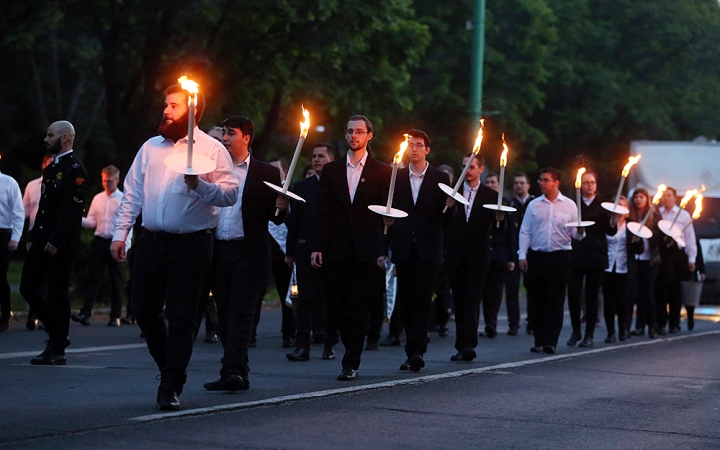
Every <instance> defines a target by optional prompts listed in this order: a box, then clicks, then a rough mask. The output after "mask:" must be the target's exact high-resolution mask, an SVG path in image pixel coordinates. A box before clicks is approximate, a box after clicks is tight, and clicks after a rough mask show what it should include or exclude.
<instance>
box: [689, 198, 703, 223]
mask: <svg viewBox="0 0 720 450" xmlns="http://www.w3.org/2000/svg"><path fill="white" fill-rule="evenodd" d="M703 198H704V196H703V195H702V194H698V195H697V197H695V211H693V215H692V218H693V220H697V219H699V218H700V214H701V213H702V202H703Z"/></svg>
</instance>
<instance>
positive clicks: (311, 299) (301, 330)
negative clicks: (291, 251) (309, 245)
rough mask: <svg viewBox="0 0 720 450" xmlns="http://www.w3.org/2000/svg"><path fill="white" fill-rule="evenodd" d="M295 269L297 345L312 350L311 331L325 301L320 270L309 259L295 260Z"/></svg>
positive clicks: (322, 331)
mask: <svg viewBox="0 0 720 450" xmlns="http://www.w3.org/2000/svg"><path fill="white" fill-rule="evenodd" d="M295 271H296V274H297V283H298V298H296V299H295V300H294V303H295V324H296V325H297V335H296V337H295V346H296V347H297V348H304V349H305V350H310V332H311V331H312V330H313V325H314V324H315V312H316V311H317V305H318V304H320V305H323V304H324V303H325V302H324V301H323V292H322V289H321V286H320V280H319V278H320V272H319V271H318V270H317V269H314V268H313V267H312V265H310V262H309V261H295ZM323 316H324V314H323ZM317 332H321V333H324V330H322V328H320V331H317V330H316V333H317Z"/></svg>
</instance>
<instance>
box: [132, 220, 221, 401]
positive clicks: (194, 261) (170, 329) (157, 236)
mask: <svg viewBox="0 0 720 450" xmlns="http://www.w3.org/2000/svg"><path fill="white" fill-rule="evenodd" d="M135 246H136V254H135V261H134V263H135V267H134V268H133V283H132V289H133V292H132V296H133V299H134V300H135V304H134V306H135V312H136V314H137V323H138V325H139V326H140V330H141V331H142V333H143V334H144V335H145V340H146V342H147V346H148V350H149V351H150V355H151V356H152V357H153V359H154V360H155V363H157V365H158V368H159V369H160V375H161V377H160V385H161V387H162V388H163V389H172V390H174V391H175V392H177V393H178V394H179V393H181V392H182V388H183V386H184V385H185V381H186V379H187V372H186V369H187V366H188V363H189V362H190V357H191V356H192V350H193V341H194V339H195V327H196V325H195V323H196V314H197V305H198V301H199V299H200V292H201V290H202V286H203V282H204V281H205V277H206V276H207V273H208V270H209V269H210V261H211V258H212V249H213V247H212V230H202V231H198V232H195V233H189V234H169V233H151V232H149V231H143V233H142V235H141V236H140V237H139V238H138V239H137V240H136V241H135ZM163 306H165V314H164V315H163ZM165 319H167V323H166V322H165Z"/></svg>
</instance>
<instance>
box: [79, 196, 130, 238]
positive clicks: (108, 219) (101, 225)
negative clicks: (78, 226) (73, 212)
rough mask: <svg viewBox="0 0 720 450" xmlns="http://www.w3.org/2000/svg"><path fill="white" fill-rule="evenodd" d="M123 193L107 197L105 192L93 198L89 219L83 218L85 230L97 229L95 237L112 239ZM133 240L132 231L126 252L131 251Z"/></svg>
mask: <svg viewBox="0 0 720 450" xmlns="http://www.w3.org/2000/svg"><path fill="white" fill-rule="evenodd" d="M122 199H123V193H122V191H121V190H120V189H115V191H114V192H113V193H112V194H110V195H107V194H106V193H105V191H102V192H100V193H99V194H97V195H96V196H95V197H93V199H92V202H90V209H89V210H88V215H87V217H83V218H82V226H83V228H90V229H93V228H94V229H95V236H98V237H101V238H103V239H112V237H113V234H114V233H115V223H116V221H117V213H118V209H120V203H122ZM131 239H132V229H130V233H128V237H127V239H126V240H125V245H126V250H130V241H131Z"/></svg>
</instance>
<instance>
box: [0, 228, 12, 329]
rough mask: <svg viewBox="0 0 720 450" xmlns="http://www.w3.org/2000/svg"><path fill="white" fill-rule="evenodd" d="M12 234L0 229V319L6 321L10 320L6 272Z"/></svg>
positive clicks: (8, 286) (8, 288)
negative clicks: (0, 314)
mask: <svg viewBox="0 0 720 450" xmlns="http://www.w3.org/2000/svg"><path fill="white" fill-rule="evenodd" d="M11 237H12V234H11V232H10V231H4V230H2V231H0V313H2V316H0V320H2V321H4V322H5V323H7V321H9V320H10V309H11V307H10V283H8V279H7V273H8V268H9V267H10V253H11V252H10V250H8V243H9V242H10V238H11Z"/></svg>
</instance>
